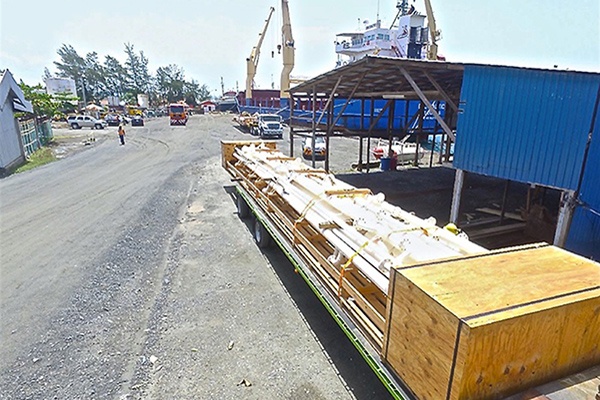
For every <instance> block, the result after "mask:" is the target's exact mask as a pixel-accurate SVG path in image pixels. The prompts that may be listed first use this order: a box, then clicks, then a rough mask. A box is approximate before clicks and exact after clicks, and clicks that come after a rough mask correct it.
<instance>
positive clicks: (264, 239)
mask: <svg viewBox="0 0 600 400" xmlns="http://www.w3.org/2000/svg"><path fill="white" fill-rule="evenodd" d="M254 240H255V241H256V244H257V245H258V247H259V248H261V249H264V248H267V247H269V246H270V245H271V236H270V235H269V232H268V231H267V228H265V226H264V225H263V224H262V222H260V221H259V220H258V218H256V219H254Z"/></svg>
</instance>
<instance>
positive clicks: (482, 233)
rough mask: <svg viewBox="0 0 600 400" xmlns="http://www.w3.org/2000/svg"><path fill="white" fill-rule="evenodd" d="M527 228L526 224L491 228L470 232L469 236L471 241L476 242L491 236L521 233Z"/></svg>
mask: <svg viewBox="0 0 600 400" xmlns="http://www.w3.org/2000/svg"><path fill="white" fill-rule="evenodd" d="M525 226H526V224H525V223H517V224H510V225H501V226H493V227H490V228H483V229H478V230H469V232H468V234H469V238H470V239H471V240H474V239H481V238H484V237H489V236H496V235H504V234H507V233H511V232H519V231H522V230H523V229H525Z"/></svg>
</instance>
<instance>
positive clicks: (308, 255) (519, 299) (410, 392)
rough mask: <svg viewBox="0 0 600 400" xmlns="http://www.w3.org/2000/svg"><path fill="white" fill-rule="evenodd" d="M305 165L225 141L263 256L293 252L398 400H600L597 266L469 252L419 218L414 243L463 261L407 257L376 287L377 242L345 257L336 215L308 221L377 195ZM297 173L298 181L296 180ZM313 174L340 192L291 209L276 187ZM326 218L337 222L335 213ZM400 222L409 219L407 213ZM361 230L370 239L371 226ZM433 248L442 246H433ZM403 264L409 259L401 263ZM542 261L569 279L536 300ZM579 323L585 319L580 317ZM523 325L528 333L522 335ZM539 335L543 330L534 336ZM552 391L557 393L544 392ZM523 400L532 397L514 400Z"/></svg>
mask: <svg viewBox="0 0 600 400" xmlns="http://www.w3.org/2000/svg"><path fill="white" fill-rule="evenodd" d="M299 163H301V161H300V160H294V159H291V158H290V157H286V156H285V155H283V154H282V153H279V152H277V150H276V144H275V142H265V141H262V142H231V141H224V142H223V143H222V164H223V167H224V168H225V169H226V170H227V171H228V172H229V173H230V174H231V175H232V177H233V179H234V181H235V182H236V201H237V208H238V213H239V215H240V217H241V218H248V217H253V218H254V225H253V230H254V236H255V239H256V242H257V244H258V245H259V247H265V246H267V245H269V244H270V242H271V241H274V242H275V243H276V244H277V245H278V246H279V247H280V248H281V249H282V251H283V252H284V253H285V254H286V256H287V257H288V259H289V260H290V261H291V263H292V264H293V265H294V266H295V268H296V271H297V272H298V273H299V275H300V276H302V278H303V279H304V280H305V282H306V283H307V284H308V285H309V287H310V288H311V289H312V291H313V292H314V293H315V295H316V296H317V297H318V298H319V300H320V301H321V302H322V304H323V305H324V307H325V308H326V309H327V310H328V312H329V313H330V314H331V315H332V317H333V318H334V319H335V321H336V322H337V323H338V325H339V326H340V327H341V328H342V330H343V331H344V333H345V334H346V335H347V336H348V338H349V339H350V340H351V342H352V343H353V344H354V346H355V347H356V348H357V350H358V351H359V353H360V354H361V355H362V357H363V358H364V359H365V361H366V362H367V363H368V365H369V366H370V367H371V368H372V369H373V371H374V372H375V373H376V375H377V376H378V377H379V379H380V380H381V381H382V383H383V384H384V385H385V387H386V388H387V389H388V391H389V392H390V394H391V395H392V396H393V397H394V398H396V399H419V398H432V399H435V398H444V399H476V398H505V397H508V396H513V397H511V399H525V398H533V397H535V396H533V395H532V393H533V394H536V395H543V394H544V390H547V391H548V390H552V391H553V393H557V392H558V391H557V390H555V389H556V385H558V386H560V387H561V388H563V389H564V390H565V393H566V394H565V395H564V396H565V397H547V398H551V399H552V400H555V399H556V400H558V399H563V398H564V399H568V398H578V397H572V395H573V392H572V390H569V387H571V386H572V387H573V388H576V389H573V390H577V391H578V392H577V393H579V394H581V393H584V394H585V395H586V396H587V395H588V394H590V393H591V394H594V393H597V390H598V384H599V383H600V379H599V378H598V374H599V372H600V366H599V365H598V364H600V349H599V346H598V343H600V316H599V315H598V314H600V313H599V312H598V310H600V286H598V282H600V267H599V266H598V264H596V263H594V262H592V261H589V260H585V259H582V258H581V257H578V256H575V255H573V254H570V253H568V252H565V251H563V250H561V249H557V248H554V247H552V246H548V245H543V244H539V245H533V246H526V247H521V248H512V249H503V250H500V251H495V252H489V251H487V250H485V249H483V248H480V247H478V246H476V245H471V244H469V243H465V242H464V240H463V239H464V238H463V239H461V238H457V240H456V241H454V240H453V239H452V237H451V236H448V234H447V233H446V232H445V231H443V230H441V228H437V227H435V228H434V227H432V226H431V224H430V221H427V220H421V221H422V222H419V219H411V220H410V223H411V224H417V226H416V227H412V225H411V232H412V233H411V234H413V233H415V232H417V233H418V234H420V235H421V236H422V237H423V238H424V239H425V240H429V239H431V238H435V239H434V241H437V242H445V241H447V243H448V244H449V245H450V246H456V248H454V250H455V253H456V254H453V255H452V256H447V257H442V258H438V259H428V258H427V257H425V258H424V259H423V260H421V261H420V262H419V261H418V260H415V259H414V258H418V257H419V255H418V254H417V255H412V256H409V255H406V254H405V255H404V256H402V257H399V258H397V259H396V260H395V262H394V267H393V268H391V269H390V271H389V281H386V280H385V279H384V280H382V281H379V283H378V284H376V281H378V280H379V279H380V277H378V276H375V275H370V277H367V275H368V274H367V273H363V272H361V269H360V268H359V263H358V262H357V259H358V258H360V257H365V258H366V255H365V254H363V252H366V250H369V245H368V241H367V242H365V243H364V244H363V245H360V246H358V247H354V250H350V251H351V252H352V251H353V253H351V254H350V253H348V252H347V251H348V250H347V251H346V253H345V255H340V254H338V253H336V252H335V251H334V250H333V249H332V248H331V247H332V246H331V243H332V242H331V240H333V239H332V238H331V237H330V239H329V241H328V240H327V239H326V238H325V236H323V231H328V232H327V234H330V233H331V232H330V231H335V230H342V229H343V228H344V227H340V226H339V225H340V224H343V223H340V221H339V220H338V221H336V219H335V218H333V217H332V218H331V219H328V220H322V221H321V222H318V221H317V223H315V222H314V215H312V218H313V222H312V223H313V224H315V225H313V226H311V224H310V223H307V220H308V219H310V217H311V213H312V212H315V213H316V211H315V208H316V204H317V203H321V202H322V201H323V198H325V197H327V198H332V197H333V198H334V201H338V200H339V199H344V201H346V200H348V199H349V200H350V202H357V203H359V202H361V201H363V200H364V199H369V200H372V199H371V196H373V195H372V194H370V193H368V191H365V190H364V189H356V188H348V187H343V186H336V185H337V183H336V182H334V181H333V179H334V178H332V177H331V176H330V175H329V174H326V173H325V172H324V171H323V170H314V169H310V168H309V167H307V166H302V165H303V164H302V165H300V164H299ZM265 165H266V167H267V168H266V169H265V168H263V167H265ZM271 167H272V170H270V169H269V168H271ZM285 168H287V169H285ZM293 174H296V175H297V176H294V177H292V178H290V175H293ZM306 175H313V176H315V177H317V178H316V179H317V180H320V181H323V182H330V181H331V182H333V183H334V184H333V186H331V185H329V183H328V184H327V185H329V186H328V188H329V189H327V188H325V189H324V190H322V196H318V198H312V199H308V200H307V199H305V202H304V203H303V204H300V205H298V204H296V205H295V207H296V208H295V209H294V207H290V204H288V203H287V202H286V200H285V197H287V196H288V195H290V192H291V191H292V189H293V188H292V187H290V186H282V187H284V189H282V190H281V188H280V189H279V190H280V192H279V193H277V190H275V189H274V188H273V187H274V186H276V185H284V181H286V182H287V183H285V184H288V183H289V182H290V181H292V182H293V181H294V179H301V178H298V177H299V176H306ZM332 187H335V188H334V189H332ZM318 190H321V189H318ZM288 200H290V199H289V198H288ZM294 201H295V199H294ZM328 201H329V200H328ZM373 204H375V205H376V204H379V203H377V202H375V203H373ZM325 208H327V209H328V210H329V211H330V212H334V213H335V207H333V206H331V205H328V206H326V207H325ZM384 209H387V206H385V207H384ZM392 211H393V212H396V210H392ZM381 212H383V211H381ZM393 217H394V218H397V219H402V218H406V219H409V218H410V217H409V216H406V215H404V214H401V213H400V212H397V213H396V214H393ZM345 218H347V216H346V217H345ZM380 223H382V224H384V222H380ZM354 224H355V225H356V223H355V222H354ZM381 228H382V229H384V228H385V227H384V226H382V227H381ZM360 229H362V230H363V231H367V228H366V227H365V226H360ZM385 229H388V228H385ZM392 233H393V234H398V232H396V231H393V232H392ZM403 234H404V233H403ZM371 239H373V238H371ZM377 239H378V240H381V238H380V237H378V238H377ZM409 239H410V238H409V237H404V238H403V239H402V240H404V241H407V240H409ZM466 242H468V240H467V241H466ZM426 245H431V244H430V243H429V244H428V243H427V242H426ZM350 248H352V246H350ZM425 249H426V250H427V247H425ZM457 249H458V250H457ZM336 250H337V249H336ZM434 250H435V249H434ZM390 251H391V252H392V253H393V252H394V251H395V250H394V249H391V250H390ZM435 251H438V252H439V251H440V250H439V249H437V250H435ZM435 251H433V250H432V252H433V253H435ZM411 257H412V259H411ZM398 259H402V260H406V259H408V260H409V261H408V262H406V263H405V264H403V265H398V263H397V262H398ZM540 259H542V260H544V263H545V264H544V265H546V264H548V265H554V264H555V265H556V270H555V271H554V270H553V271H552V272H551V274H550V276H552V278H553V279H556V277H557V276H561V278H559V279H562V280H564V281H565V283H564V284H563V285H560V284H558V285H557V286H559V287H557V288H556V289H555V290H548V293H542V294H540V293H538V292H539V290H538V289H539V288H537V286H536V288H535V290H533V291H532V290H530V289H529V286H530V285H529V284H528V283H526V284H523V283H520V282H519V279H521V280H523V278H524V277H525V278H527V279H533V280H535V279H546V278H547V277H548V273H547V272H546V271H545V269H544V270H542V269H540V267H539V265H540V262H539V261H538V260H540ZM515 260H517V261H515ZM363 261H364V260H363ZM507 264H508V266H507ZM336 265H337V268H336V267H335V266H336ZM511 265H514V266H513V267H511ZM332 266H333V268H332ZM498 266H502V267H503V268H505V269H506V270H505V271H503V273H504V275H509V276H510V278H508V279H504V278H502V275H503V274H500V275H498V274H496V275H494V274H495V272H494V270H497V268H498ZM490 267H491V269H490ZM571 267H573V268H571ZM458 269H460V271H459V270H458ZM521 270H525V271H526V273H525V274H524V273H523V272H522V271H521ZM432 271H434V273H433V272H432ZM457 271H459V272H457ZM367 272H368V271H367ZM477 274H479V276H475V275H477ZM383 275H385V274H383ZM432 276H433V278H432ZM515 276H517V277H518V279H517V280H515V279H514V277H515ZM503 280H504V282H503ZM473 281H475V283H474V284H473ZM478 281H481V284H480V283H479V282H478ZM386 282H387V286H386ZM495 282H498V285H503V284H504V285H503V286H501V287H500V289H497V288H494V287H493V286H494V285H495ZM486 284H491V285H492V286H486ZM436 291H437V292H436ZM478 291H479V293H478ZM488 292H489V293H492V295H491V296H490V297H494V296H495V297H499V294H500V295H502V296H503V297H502V299H500V300H498V301H496V299H495V297H494V298H488V299H484V300H486V301H487V303H486V304H484V305H483V306H482V305H481V304H467V305H466V306H465V303H468V299H466V298H464V297H460V296H464V295H465V293H466V295H467V296H472V295H473V294H478V295H479V296H481V297H482V298H485V296H486V293H488ZM457 293H458V295H456V294H457ZM482 302H483V301H482ZM382 303H383V304H382ZM486 307H487V308H486ZM572 315H575V317H572V318H571V317H570V316H572ZM378 318H379V319H380V320H379V321H378V320H377V319H378ZM569 318H571V319H569ZM432 321H433V322H432ZM515 321H517V322H519V324H517V325H515ZM542 322H543V323H545V324H546V325H548V329H552V327H553V326H562V327H563V328H561V329H562V330H563V331H561V332H559V333H556V332H555V333H554V334H553V333H544V332H543V329H540V328H539V326H538V325H539V324H540V323H542ZM565 324H566V326H568V327H566V328H565V327H564V326H565ZM536 329H539V330H540V332H533V331H535V330H536ZM481 332H483V334H481ZM532 332H533V334H532ZM461 335H462V336H461ZM506 335H508V336H509V337H511V340H510V341H509V342H510V346H508V345H507V344H506V343H502V342H501V341H500V345H501V346H505V347H501V348H498V346H499V343H498V340H496V339H495V338H497V337H506ZM573 337H575V338H577V339H578V342H577V343H578V344H577V347H573V348H572V349H569V350H570V351H567V352H566V353H565V352H564V351H563V352H562V353H560V354H555V353H556V351H555V350H554V348H555V347H561V346H558V345H557V344H560V345H562V343H563V341H566V342H567V343H569V344H573V343H574V342H573ZM490 338H491V339H490ZM569 338H571V339H569ZM569 340H570V341H569ZM539 342H541V343H539ZM528 352H529V353H531V354H529V353H528ZM478 353H479V354H478ZM491 359H494V360H491ZM586 368H587V369H586ZM581 371H584V372H581ZM572 373H578V375H574V376H575V377H576V378H571V377H570V374H572ZM436 374H437V375H436ZM442 377H443V378H444V379H441V378H442ZM573 379H575V380H573ZM548 382H550V383H548ZM564 382H569V384H565V383H564ZM573 382H577V385H575V384H574V383H573ZM544 383H547V384H546V385H545V386H540V384H544ZM552 384H554V386H552ZM548 388H554V389H548ZM523 390H526V391H527V392H526V393H524V394H523V393H521V394H516V395H515V393H520V392H522V391H523ZM598 396H600V395H598ZM541 398H542V399H543V398H544V397H541ZM581 398H586V397H581ZM592 398H593V397H592Z"/></svg>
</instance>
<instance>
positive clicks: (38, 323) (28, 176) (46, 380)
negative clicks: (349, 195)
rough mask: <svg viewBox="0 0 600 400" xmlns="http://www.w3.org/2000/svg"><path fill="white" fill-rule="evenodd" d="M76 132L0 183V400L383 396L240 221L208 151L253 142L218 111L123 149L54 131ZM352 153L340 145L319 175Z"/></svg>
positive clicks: (108, 136)
mask: <svg viewBox="0 0 600 400" xmlns="http://www.w3.org/2000/svg"><path fill="white" fill-rule="evenodd" d="M74 134H75V135H80V136H79V137H77V138H76V139H75V140H71V145H70V147H69V150H68V153H69V155H68V156H66V157H64V159H61V160H60V161H58V162H54V163H51V164H48V165H45V166H43V167H40V168H37V169H35V170H32V171H28V172H25V173H21V174H17V175H13V176H10V177H8V178H5V179H2V180H0V237H1V238H2V240H1V241H0V321H1V322H0V343H1V346H0V359H1V360H2V363H1V364H0V399H11V400H12V399H175V398H177V399H280V398H284V399H345V398H348V399H351V398H358V399H367V398H368V399H373V398H377V399H385V398H388V397H389V394H388V393H387V392H386V391H385V389H384V388H383V386H382V385H381V384H380V383H379V381H378V380H377V378H376V377H375V375H374V374H373V373H372V372H371V371H370V370H369V368H368V367H367V365H366V364H365V362H364V361H363V360H362V359H361V358H360V356H359V355H358V353H357V352H356V351H355V350H354V348H353V347H352V345H351V344H350V342H349V341H348V340H347V338H346V337H345V336H344V335H343V334H342V333H341V331H340V330H339V329H338V328H337V326H336V325H335V324H334V322H333V321H332V320H331V318H330V317H329V315H328V314H327V313H326V312H325V310H324V309H323V307H322V306H321V305H320V303H319V302H318V300H317V299H316V298H315V297H314V295H313V294H312V293H311V292H310V290H309V289H308V288H307V287H306V285H305V284H304V283H303V281H302V280H301V278H300V277H299V276H297V275H295V274H294V273H293V267H292V266H291V265H290V264H289V263H288V261H287V260H286V258H285V256H284V255H283V254H282V253H281V252H280V251H279V250H278V249H267V250H266V251H260V250H259V249H258V248H257V246H256V245H255V244H254V242H253V240H252V237H251V234H250V231H249V229H248V227H247V226H246V225H245V224H244V222H242V221H241V220H240V219H239V218H238V217H237V215H236V210H235V203H234V201H233V200H232V194H231V193H232V188H233V186H232V184H231V182H230V181H229V176H228V175H227V173H226V172H225V171H224V170H223V169H222V168H221V166H220V153H219V152H220V144H219V142H220V140H221V139H248V138H250V137H249V136H248V135H246V134H243V133H241V132H239V131H238V130H237V129H235V128H234V126H233V124H232V122H231V116H227V115H224V116H212V115H207V116H194V117H192V118H191V119H190V122H189V123H188V126H187V127H170V126H169V125H168V120H167V119H165V118H159V119H154V120H149V121H147V123H146V126H145V127H128V128H127V136H126V141H127V143H126V145H125V146H120V145H119V144H118V138H117V134H116V128H108V129H105V130H104V131H83V130H82V131H68V130H65V131H64V132H63V131H60V130H59V131H57V132H55V135H56V136H58V137H61V138H62V137H63V136H65V137H66V136H73V135H74ZM92 134H94V138H95V139H96V140H95V141H93V142H88V145H87V146H84V145H83V144H80V146H79V147H78V146H77V144H78V143H80V142H83V141H84V140H87V138H88V135H89V136H91V135H92ZM80 139H81V140H80ZM346 141H347V142H346ZM297 147H298V149H299V144H298V145H297ZM65 148H66V147H65V146H63V147H61V148H60V150H61V151H65ZM281 148H282V149H287V148H289V144H287V143H286V142H285V140H283V141H282V146H281ZM356 148H357V145H356V142H354V141H353V140H351V139H340V142H339V143H336V149H337V150H336V151H337V152H338V153H337V154H333V155H332V169H334V170H336V169H337V170H339V171H343V170H349V169H350V163H351V162H352V161H354V160H355V158H356V156H355V154H356ZM73 149H75V150H77V151H73ZM82 149H83V150H85V151H79V150H82ZM344 149H347V151H346V150H344ZM296 154H300V153H296ZM63 155H64V154H63ZM334 156H335V158H333V157H334Z"/></svg>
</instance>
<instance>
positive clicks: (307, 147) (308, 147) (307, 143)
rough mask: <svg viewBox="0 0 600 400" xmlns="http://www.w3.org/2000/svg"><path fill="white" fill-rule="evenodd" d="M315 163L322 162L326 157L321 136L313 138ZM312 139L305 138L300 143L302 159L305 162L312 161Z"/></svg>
mask: <svg viewBox="0 0 600 400" xmlns="http://www.w3.org/2000/svg"><path fill="white" fill-rule="evenodd" d="M314 149H315V161H323V160H325V158H326V157H327V143H326V142H325V138H324V137H323V136H317V137H315V146H314ZM312 150H313V145H312V138H310V137H307V138H304V140H303V141H302V157H303V158H304V159H305V160H312Z"/></svg>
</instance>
